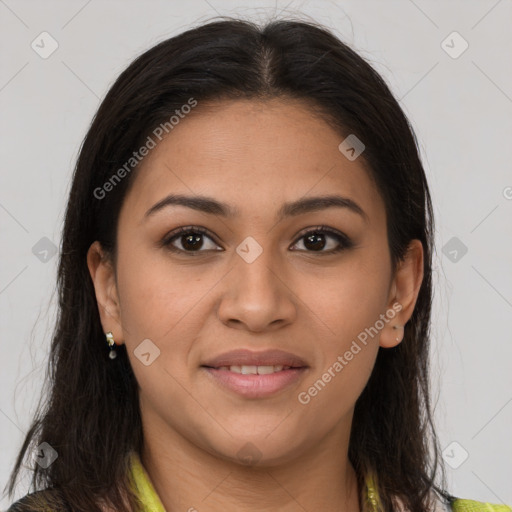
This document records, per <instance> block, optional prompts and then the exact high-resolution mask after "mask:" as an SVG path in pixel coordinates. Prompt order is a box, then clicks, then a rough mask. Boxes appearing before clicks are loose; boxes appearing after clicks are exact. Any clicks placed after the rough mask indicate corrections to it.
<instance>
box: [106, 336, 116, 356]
mask: <svg viewBox="0 0 512 512" xmlns="http://www.w3.org/2000/svg"><path fill="white" fill-rule="evenodd" d="M105 337H106V338H107V343H108V346H109V347H110V352H109V353H108V357H110V359H115V358H116V357H117V352H116V351H115V350H114V349H113V346H114V344H115V342H114V335H113V334H112V332H110V331H109V332H107V333H105Z"/></svg>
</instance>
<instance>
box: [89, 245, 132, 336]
mask: <svg viewBox="0 0 512 512" xmlns="http://www.w3.org/2000/svg"><path fill="white" fill-rule="evenodd" d="M87 267H88V268H89V273H90V275H91V279H92V282H93V285H94V291H95V294H96V302H97V303H98V312H99V315H100V320H101V325H102V327H103V331H104V332H105V333H107V332H111V333H112V334H113V338H114V339H115V343H116V345H121V344H122V340H123V329H122V326H121V315H120V307H119V300H118V294H117V286H116V281H115V273H114V268H113V265H112V262H111V261H110V259H109V258H108V257H107V256H106V254H105V252H104V250H103V248H102V247H101V244H100V243H99V242H98V241H95V242H94V243H92V244H91V246H90V247H89V250H88V251H87Z"/></svg>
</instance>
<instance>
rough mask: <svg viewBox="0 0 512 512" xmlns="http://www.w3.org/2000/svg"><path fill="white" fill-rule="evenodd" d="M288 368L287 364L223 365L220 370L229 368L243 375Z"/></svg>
mask: <svg viewBox="0 0 512 512" xmlns="http://www.w3.org/2000/svg"><path fill="white" fill-rule="evenodd" d="M283 368H284V369H288V368H290V367H289V366H282V365H275V366H229V367H227V366H223V367H222V368H219V369H220V370H229V371H230V372H234V373H241V374H243V375H268V374H270V373H275V372H280V371H281V370H282V369H283Z"/></svg>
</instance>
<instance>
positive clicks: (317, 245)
mask: <svg viewBox="0 0 512 512" xmlns="http://www.w3.org/2000/svg"><path fill="white" fill-rule="evenodd" d="M308 244H311V245H309V246H308ZM304 246H305V247H306V248H308V249H314V250H317V249H323V248H324V247H325V240H324V235H322V234H320V233H311V234H310V235H308V236H307V237H306V239H305V241H304Z"/></svg>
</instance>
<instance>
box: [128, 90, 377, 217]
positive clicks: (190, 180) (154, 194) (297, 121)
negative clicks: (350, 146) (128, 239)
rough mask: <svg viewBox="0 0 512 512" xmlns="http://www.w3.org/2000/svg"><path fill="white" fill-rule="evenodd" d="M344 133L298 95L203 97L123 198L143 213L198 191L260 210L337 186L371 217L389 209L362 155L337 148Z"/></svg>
mask: <svg viewBox="0 0 512 512" xmlns="http://www.w3.org/2000/svg"><path fill="white" fill-rule="evenodd" d="M344 138H345V137H344V136H343V135H342V134H341V133H340V132H339V131H337V130H335V129H334V128H333V127H332V126H330V125H329V124H328V123H327V122H326V121H325V120H324V119H322V118H321V117H320V116H318V115H317V114H316V113H315V112H314V111H313V110H312V109H311V108H310V107H309V106H308V105H307V104H306V103H304V102H300V101H297V100H277V99H273V100H265V101H260V100H235V101H223V102H219V103H210V104H204V105H201V104H200V103H199V105H198V106H197V107H196V108H195V109H194V111H193V112H192V113H191V114H189V115H188V116H184V118H183V119H181V120H180V121H179V123H178V124H176V125H174V127H173V129H172V131H170V133H169V134H168V135H167V136H166V137H165V138H164V139H163V140H162V141H161V142H159V143H158V144H157V146H156V147H155V148H154V149H152V150H151V151H150V153H149V154H148V155H147V156H146V157H145V159H144V160H143V161H142V164H141V166H140V168H139V169H138V170H137V173H136V176H134V179H135V181H134V183H133V186H132V187H131V189H130V191H129V193H128V196H127V197H126V199H125V202H124V203H125V205H126V204H127V203H128V204H129V211H130V212H132V213H133V214H137V215H139V216H141V215H143V214H144V213H145V212H146V211H147V209H148V208H150V207H151V206H152V205H154V204H155V203H157V202H158V201H159V200H161V199H162V198H163V197H165V196H166V195H168V194H170V193H182V194H187V195H194V194H197V195H206V196H209V197H215V198H217V199H218V200H219V201H222V202H226V203H229V204H230V205H233V207H234V209H236V211H237V212H239V213H240V215H245V214H246V215H248V216H249V215H250V216H254V214H257V215H263V214H264V213H269V214H270V212H271V211H273V212H276V211H277V210H278V209H279V207H280V206H281V204H282V203H284V202H289V201H293V200H296V199H298V198H301V197H305V196H308V195H315V196H317V195H325V194H333V193H338V194H341V195H343V196H345V197H349V198H351V199H352V200H354V201H355V202H357V203H358V204H360V205H361V206H362V207H363V209H364V210H365V211H366V212H367V214H368V216H370V217H371V216H372V215H373V216H375V215H382V214H383V211H384V205H383V203H382V199H381V197H380V195H379V193H378V191H377V189H376V187H375V184H374V182H373V180H372V178H371V176H370V174H369V172H368V170H367V168H366V166H365V162H364V160H363V158H358V159H356V160H354V161H350V160H349V159H347V158H346V157H345V156H344V154H342V153H341V152H340V150H339V149H338V146H339V144H340V143H341V142H342V141H343V139H344Z"/></svg>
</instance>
